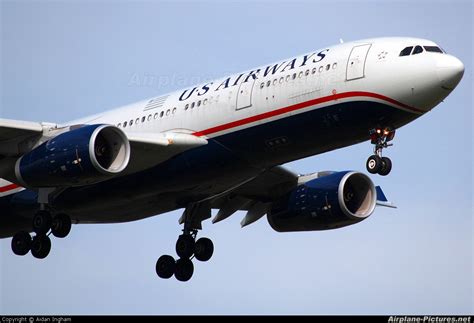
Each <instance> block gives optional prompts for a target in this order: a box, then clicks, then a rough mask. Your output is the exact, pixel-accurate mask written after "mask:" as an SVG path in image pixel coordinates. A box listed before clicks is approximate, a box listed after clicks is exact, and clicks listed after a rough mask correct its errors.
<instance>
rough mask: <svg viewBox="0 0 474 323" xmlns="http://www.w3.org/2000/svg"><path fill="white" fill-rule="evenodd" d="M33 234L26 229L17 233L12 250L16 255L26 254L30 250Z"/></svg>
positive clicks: (13, 239)
mask: <svg viewBox="0 0 474 323" xmlns="http://www.w3.org/2000/svg"><path fill="white" fill-rule="evenodd" d="M30 248H31V236H30V234H29V233H28V232H26V231H20V232H18V233H16V234H15V235H14V236H13V238H12V251H13V253H14V254H15V255H18V256H24V255H26V254H27V253H28V251H30Z"/></svg>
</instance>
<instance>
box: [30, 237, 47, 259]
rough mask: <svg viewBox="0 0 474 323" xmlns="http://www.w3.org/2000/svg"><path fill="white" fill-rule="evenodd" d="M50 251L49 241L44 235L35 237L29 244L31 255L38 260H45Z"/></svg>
mask: <svg viewBox="0 0 474 323" xmlns="http://www.w3.org/2000/svg"><path fill="white" fill-rule="evenodd" d="M50 251H51V239H49V237H48V236H46V235H42V234H40V235H37V236H35V237H34V238H33V242H32V243H31V254H32V255H33V257H35V258H38V259H43V258H46V257H47V256H48V255H49V252H50Z"/></svg>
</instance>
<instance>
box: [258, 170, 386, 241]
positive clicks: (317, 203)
mask: <svg viewBox="0 0 474 323" xmlns="http://www.w3.org/2000/svg"><path fill="white" fill-rule="evenodd" d="M376 202H377V193H376V190H375V186H374V184H373V182H372V181H371V180H370V178H369V177H368V176H366V175H364V174H362V173H358V172H352V171H345V172H335V173H331V174H330V175H326V176H323V177H319V178H315V179H311V180H309V181H307V182H305V183H302V184H299V185H298V186H297V187H296V188H295V189H294V190H293V191H292V192H290V193H289V194H287V195H286V196H285V197H283V198H282V199H280V200H278V201H277V202H275V203H273V204H272V207H271V210H270V211H269V212H268V215H267V218H268V222H269V223H270V225H271V227H272V228H273V229H274V230H276V231H278V232H289V231H315V230H329V229H336V228H340V227H344V226H347V225H351V224H355V223H358V222H360V221H362V220H364V219H365V218H367V217H369V216H370V215H371V214H372V212H373V211H374V208H375V204H376Z"/></svg>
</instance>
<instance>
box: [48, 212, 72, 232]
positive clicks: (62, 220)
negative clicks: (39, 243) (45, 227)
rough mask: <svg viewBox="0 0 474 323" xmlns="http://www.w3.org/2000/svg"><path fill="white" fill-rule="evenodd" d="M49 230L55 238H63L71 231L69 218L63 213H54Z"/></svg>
mask: <svg viewBox="0 0 474 323" xmlns="http://www.w3.org/2000/svg"><path fill="white" fill-rule="evenodd" d="M51 232H52V233H53V235H54V236H55V237H57V238H65V237H66V236H67V235H68V234H69V232H71V218H70V217H69V216H67V215H66V214H64V213H60V214H58V215H56V216H55V217H54V219H53V224H52V225H51Z"/></svg>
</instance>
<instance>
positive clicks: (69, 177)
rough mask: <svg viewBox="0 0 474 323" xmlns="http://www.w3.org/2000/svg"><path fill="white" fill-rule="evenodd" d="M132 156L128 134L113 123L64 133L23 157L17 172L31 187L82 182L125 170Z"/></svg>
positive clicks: (94, 180)
mask: <svg viewBox="0 0 474 323" xmlns="http://www.w3.org/2000/svg"><path fill="white" fill-rule="evenodd" d="M129 159H130V143H129V141H128V139H127V137H126V135H125V134H124V133H123V132H122V130H120V129H119V128H117V127H114V126H110V125H100V124H99V125H88V126H83V127H81V128H77V129H74V130H71V131H68V132H65V133H62V134H60V135H58V136H56V137H54V138H52V139H50V140H49V141H47V142H45V143H43V144H41V145H40V146H38V147H36V148H35V149H33V150H32V151H30V152H29V153H27V154H25V155H24V156H23V157H21V158H20V159H19V160H18V161H17V163H16V166H15V175H16V177H17V179H18V181H19V182H20V183H22V184H23V185H24V186H28V187H58V186H82V185H87V184H92V183H97V182H100V181H103V180H105V179H108V178H110V177H112V176H115V175H117V174H119V173H121V172H122V171H123V170H124V169H125V168H126V167H127V165H128V162H129Z"/></svg>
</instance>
